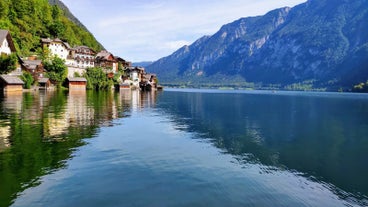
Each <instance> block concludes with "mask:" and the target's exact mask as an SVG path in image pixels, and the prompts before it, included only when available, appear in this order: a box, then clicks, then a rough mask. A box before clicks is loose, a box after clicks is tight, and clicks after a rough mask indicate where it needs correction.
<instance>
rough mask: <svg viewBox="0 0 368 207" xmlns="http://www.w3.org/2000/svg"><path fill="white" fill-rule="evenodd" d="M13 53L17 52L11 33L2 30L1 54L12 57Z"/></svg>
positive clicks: (0, 34) (0, 38)
mask: <svg viewBox="0 0 368 207" xmlns="http://www.w3.org/2000/svg"><path fill="white" fill-rule="evenodd" d="M13 52H16V50H15V46H14V43H13V40H12V38H11V36H10V32H9V31H8V30H2V29H0V54H6V55H10V54H11V53H13Z"/></svg>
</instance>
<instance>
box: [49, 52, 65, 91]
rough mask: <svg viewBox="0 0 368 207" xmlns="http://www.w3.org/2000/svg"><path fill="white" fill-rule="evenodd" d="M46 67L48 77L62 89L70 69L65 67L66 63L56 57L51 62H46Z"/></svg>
mask: <svg viewBox="0 0 368 207" xmlns="http://www.w3.org/2000/svg"><path fill="white" fill-rule="evenodd" d="M44 67H45V69H46V71H47V77H49V78H50V80H51V81H52V82H54V83H55V84H56V85H57V87H58V88H60V87H61V85H62V84H63V82H64V80H65V79H66V78H67V76H68V68H67V67H66V66H65V61H64V60H63V59H61V58H59V57H56V56H55V57H53V58H52V59H51V60H49V61H45V62H44Z"/></svg>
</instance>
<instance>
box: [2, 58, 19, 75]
mask: <svg viewBox="0 0 368 207" xmlns="http://www.w3.org/2000/svg"><path fill="white" fill-rule="evenodd" d="M17 62H18V58H17V55H16V54H14V53H13V54H11V55H6V54H1V56H0V74H7V73H10V72H11V71H13V70H15V69H16V68H17Z"/></svg>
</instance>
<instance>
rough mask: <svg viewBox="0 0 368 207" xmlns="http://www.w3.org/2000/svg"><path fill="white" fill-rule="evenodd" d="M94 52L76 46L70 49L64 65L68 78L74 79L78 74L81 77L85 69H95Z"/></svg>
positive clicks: (84, 47) (87, 48)
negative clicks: (66, 68)
mask: <svg viewBox="0 0 368 207" xmlns="http://www.w3.org/2000/svg"><path fill="white" fill-rule="evenodd" d="M95 55H96V52H95V51H93V50H92V49H91V48H89V47H87V46H77V47H75V48H72V49H70V52H69V56H68V59H67V61H66V65H67V66H68V77H74V74H76V73H78V74H79V75H82V74H83V73H84V72H85V71H86V68H93V67H95Z"/></svg>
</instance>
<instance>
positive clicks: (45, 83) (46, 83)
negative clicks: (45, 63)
mask: <svg viewBox="0 0 368 207" xmlns="http://www.w3.org/2000/svg"><path fill="white" fill-rule="evenodd" d="M50 87H51V82H50V79H49V78H40V79H39V80H38V88H39V89H40V90H48V89H49V88H50Z"/></svg>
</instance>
